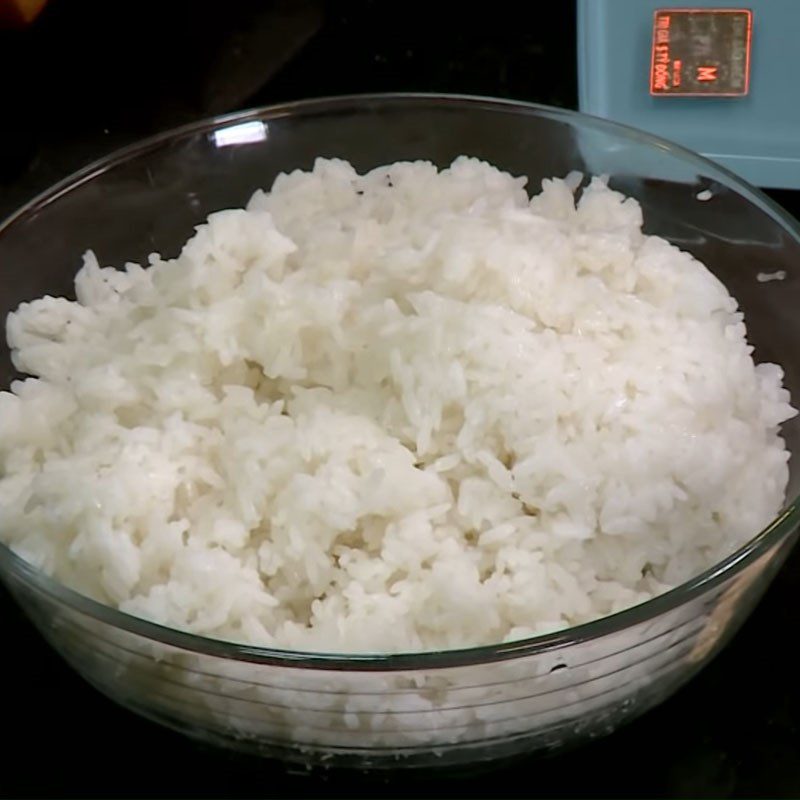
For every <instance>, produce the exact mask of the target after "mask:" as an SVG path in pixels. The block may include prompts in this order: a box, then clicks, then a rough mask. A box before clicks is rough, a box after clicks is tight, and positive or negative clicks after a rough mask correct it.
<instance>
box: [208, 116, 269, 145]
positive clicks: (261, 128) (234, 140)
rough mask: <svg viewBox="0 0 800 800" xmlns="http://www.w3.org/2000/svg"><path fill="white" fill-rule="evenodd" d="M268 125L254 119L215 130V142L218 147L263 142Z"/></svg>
mask: <svg viewBox="0 0 800 800" xmlns="http://www.w3.org/2000/svg"><path fill="white" fill-rule="evenodd" d="M267 130H268V129H267V126H266V124H265V123H264V122H261V120H258V119H254V120H251V121H250V122H240V123H239V124H238V125H230V126H229V127H227V128H220V129H219V130H218V131H214V133H213V138H214V144H216V146H217V147H229V146H230V145H236V144H250V143H251V142H263V141H264V140H265V139H266V138H267Z"/></svg>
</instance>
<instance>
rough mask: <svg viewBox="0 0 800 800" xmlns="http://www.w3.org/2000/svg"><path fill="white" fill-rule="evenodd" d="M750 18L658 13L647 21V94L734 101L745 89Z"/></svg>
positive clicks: (708, 11)
mask: <svg viewBox="0 0 800 800" xmlns="http://www.w3.org/2000/svg"><path fill="white" fill-rule="evenodd" d="M752 35H753V12H752V11H750V10H749V9H746V8H702V9H701V8H662V9H658V10H657V11H656V13H655V16H654V18H653V43H652V48H651V59H650V94H652V95H654V96H657V97H669V96H676V95H677V96H682V97H703V96H709V95H713V96H716V97H740V96H742V95H746V94H747V92H748V89H749V87H750V46H751V41H752Z"/></svg>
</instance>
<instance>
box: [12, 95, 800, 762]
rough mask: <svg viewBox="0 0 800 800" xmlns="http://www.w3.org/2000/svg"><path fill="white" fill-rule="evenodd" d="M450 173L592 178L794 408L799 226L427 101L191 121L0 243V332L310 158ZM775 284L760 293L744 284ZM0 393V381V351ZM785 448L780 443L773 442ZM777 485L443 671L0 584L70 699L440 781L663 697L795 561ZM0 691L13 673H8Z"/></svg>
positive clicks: (708, 174) (682, 160)
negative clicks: (554, 622)
mask: <svg viewBox="0 0 800 800" xmlns="http://www.w3.org/2000/svg"><path fill="white" fill-rule="evenodd" d="M462 154H468V155H472V156H477V157H479V158H483V159H486V160H488V161H490V162H492V163H493V164H495V165H497V166H499V167H501V168H503V169H505V170H508V171H509V172H512V173H514V174H517V175H526V176H527V177H528V178H529V187H530V188H532V189H533V190H535V189H536V188H537V186H538V184H539V182H540V181H541V180H542V179H543V178H546V177H552V176H554V175H566V174H567V173H568V172H570V171H571V170H580V171H582V172H584V173H591V174H605V175H608V176H610V184H611V186H612V187H614V188H617V189H619V190H621V191H623V192H625V193H626V194H629V195H632V196H633V197H635V198H636V199H637V200H638V201H639V202H640V203H641V205H642V207H643V211H644V218H645V229H646V232H647V233H652V234H658V235H660V236H663V237H665V238H667V239H669V240H671V241H672V242H674V243H675V244H677V245H678V246H680V247H681V248H683V249H685V250H688V251H690V252H691V253H693V254H694V255H695V256H696V257H697V258H699V259H701V260H702V261H703V262H704V263H705V264H706V265H707V266H708V267H709V268H710V269H711V270H712V271H714V272H715V273H716V274H717V275H718V276H719V278H720V279H721V280H722V281H723V282H724V283H725V284H726V285H727V286H728V288H729V289H730V291H731V292H732V294H733V295H734V296H735V297H736V298H737V299H738V300H739V302H740V304H741V307H742V308H743V310H744V312H745V315H746V319H747V322H748V329H749V336H750V340H751V343H752V344H753V345H754V346H755V356H756V358H757V359H758V360H761V361H774V362H777V363H780V364H781V365H783V367H784V369H785V372H786V377H785V381H786V385H787V386H788V388H789V389H790V390H791V391H792V393H793V394H794V395H795V396H800V359H798V358H797V357H796V348H797V344H798V340H799V339H800V318H799V317H798V316H797V314H796V309H797V307H798V304H799V303H800V289H799V288H798V287H800V281H799V280H798V279H800V228H798V225H797V223H796V222H795V221H794V220H793V219H791V218H790V217H789V216H788V215H787V214H786V213H785V212H783V211H782V210H781V209H780V208H779V207H777V206H776V205H774V204H773V203H772V202H771V201H770V200H769V199H767V198H766V197H765V196H764V195H763V194H761V193H760V192H759V191H757V190H756V189H753V188H752V187H750V186H748V185H747V184H745V183H744V182H743V181H741V180H739V179H738V178H737V177H735V176H734V175H733V174H731V173H729V172H727V171H726V170H724V169H722V168H721V167H718V166H716V165H715V164H713V163H711V162H710V161H707V160H705V159H703V158H701V157H699V156H697V155H694V154H693V153H691V152H688V151H687V150H684V149H682V148H680V147H677V146H675V145H672V144H670V143H668V142H665V141H663V140H660V139H657V138H655V137H652V136H649V135H647V134H644V133H640V132H638V131H635V130H633V129H630V128H626V127H623V126H620V125H616V124H612V123H610V122H607V121H604V120H600V119H595V118H592V117H588V116H584V115H581V114H576V113H573V112H569V111H562V110H556V109H551V108H545V107H541V106H534V105H530V104H523V103H514V102H507V101H499V100H491V99H482V98H470V97H456V96H433V95H388V96H359V97H342V98H333V99H323V100H313V101H305V102H299V103H293V104H287V105H282V106H275V107H272V108H265V109H257V110H254V111H247V112H243V113H239V114H233V115H230V116H226V117H219V118H216V119H211V120H207V121H204V122H199V123H196V124H193V125H189V126H186V127H183V128H180V129H177V130H174V131H170V132H168V133H165V134H162V135H160V136H156V137H154V138H151V139H148V140H147V141H144V142H141V143H140V144H136V145H134V146H132V147H129V148H127V149H125V150H123V151H120V152H118V153H116V154H114V155H112V156H110V157H108V158H106V159H104V160H102V161H100V162H97V163H96V164H93V165H92V166H90V167H88V168H86V169H85V170H83V171H82V172H79V173H78V174H76V175H74V176H72V177H71V178H69V179H67V180H66V181H63V182H62V183H60V184H58V185H57V186H55V187H53V188H52V189H51V190H50V191H48V192H46V193H45V194H43V195H41V196H40V197H38V198H36V199H35V200H33V201H32V202H31V203H29V204H28V205H27V206H25V207H24V208H22V209H21V210H20V211H18V212H17V213H16V214H15V215H13V216H12V217H11V218H10V219H9V220H7V221H6V222H5V223H4V224H3V225H2V226H1V227H0V314H1V315H2V316H3V318H4V317H5V315H6V314H7V313H8V312H9V311H10V310H12V309H13V308H15V307H16V306H17V305H18V304H19V303H20V302H21V301H23V300H30V299H33V298H35V297H38V296H41V295H43V294H46V293H48V294H66V295H70V293H71V288H72V287H71V282H72V278H73V275H74V273H75V271H76V270H77V268H78V267H79V265H80V260H81V255H82V253H83V252H84V250H85V249H86V248H87V247H89V246H91V247H92V248H93V249H94V250H95V252H96V253H97V255H98V257H99V260H100V262H101V263H106V264H117V265H122V264H124V263H125V262H126V261H130V260H138V261H140V262H142V263H144V262H145V261H146V258H147V255H148V254H149V253H151V252H153V251H159V252H161V253H162V254H164V255H167V256H174V255H176V254H177V252H178V250H179V248H180V246H181V245H182V244H183V242H184V241H185V240H186V239H187V238H188V237H189V236H190V234H191V233H192V230H193V226H194V225H196V224H197V223H199V222H201V221H202V220H203V219H204V218H205V216H207V215H208V214H209V213H210V212H212V211H216V210H219V209H222V208H227V207H232V206H241V205H242V204H244V203H245V202H246V201H247V199H248V198H249V197H250V195H251V194H252V192H253V191H254V190H255V189H257V188H261V187H268V186H269V185H270V184H271V182H272V181H273V179H274V178H275V176H276V175H277V174H278V173H279V172H282V171H287V170H292V169H296V168H310V167H311V166H312V164H313V161H314V159H315V158H316V157H317V156H331V157H332V156H336V157H341V158H345V159H348V160H349V161H351V162H352V163H353V164H354V165H355V166H356V168H357V169H359V170H367V169H369V168H371V167H374V166H377V165H379V164H384V163H388V162H392V161H398V160H411V159H427V160H432V161H434V162H435V163H437V164H438V165H440V166H446V165H448V164H449V163H450V162H451V161H452V160H453V159H454V158H455V157H457V156H459V155H462ZM778 270H784V271H785V272H786V274H787V275H786V279H785V280H783V281H780V282H778V281H775V282H760V281H759V280H758V279H757V276H758V273H761V272H766V273H771V272H775V271H778ZM0 362H1V363H0V371H1V374H0V385H2V386H4V387H5V386H8V384H9V382H10V380H11V379H12V377H13V375H14V372H13V368H12V366H11V363H10V359H9V355H8V351H7V349H4V350H3V357H2V359H0ZM784 435H785V437H786V440H787V443H788V446H789V449H790V451H792V452H794V451H795V450H796V449H797V444H798V436H800V421H798V419H794V420H792V421H791V422H789V423H787V424H786V425H785V426H784ZM799 484H800V469H798V468H797V465H796V464H795V465H793V466H792V469H791V478H790V485H789V493H788V497H789V498H790V500H791V501H792V502H789V503H787V505H786V506H785V508H784V510H783V512H782V513H781V514H780V515H779V517H778V518H777V519H776V520H775V521H774V522H773V523H772V524H771V525H770V526H769V527H768V528H767V529H766V530H764V531H761V532H758V531H753V534H754V538H753V539H752V540H751V541H750V542H749V543H748V544H747V545H746V546H744V547H742V548H741V549H740V550H738V551H737V552H735V553H734V554H732V555H731V556H730V557H729V558H727V559H725V560H724V561H722V562H721V563H719V564H717V565H716V566H714V567H713V568H711V569H709V570H707V571H706V572H704V573H703V574H702V575H698V576H697V577H695V578H694V579H693V580H691V581H689V582H688V583H686V584H684V585H682V586H680V587H679V588H676V589H674V590H672V591H670V592H668V593H666V594H664V595H662V596H660V597H657V598H656V599H654V600H651V601H649V602H646V603H643V604H641V605H639V606H636V607H634V608H631V609H629V610H627V611H623V612H621V613H618V614H615V615H613V616H609V617H606V618H603V619H601V620H598V621H596V622H592V623H589V624H586V625H581V626H579V627H575V628H571V629H569V630H565V631H562V632H558V633H554V634H550V635H546V636H540V637H537V638H534V639H530V640H526V641H519V642H513V643H510V644H502V645H498V646H492V647H480V648H474V649H467V650H459V651H447V652H432V653H421V654H402V655H392V656H383V655H365V656H341V655H327V654H315V653H300V652H288V651H279V650H272V649H267V648H258V647H249V646H241V645H236V644H231V643H227V642H223V641H217V640H211V639H206V638H202V637H198V636H194V635H190V634H188V633H183V632H180V631H176V630H171V629H168V628H165V627H162V626H159V625H156V624H153V623H150V622H147V621H144V620H141V619H137V618H134V617H131V616H129V615H126V614H124V613H121V612H119V611H116V610H113V609H111V608H108V607H105V606H102V605H100V604H98V603H96V602H94V601H92V600H90V599H87V598H86V597H83V596H81V595H79V594H76V593H75V592H73V591H71V590H69V589H67V588H65V587H63V586H61V585H59V584H58V583H56V582H54V581H53V580H51V579H49V578H48V577H46V576H45V575H43V574H41V573H40V572H38V571H37V570H36V569H34V568H33V567H31V566H30V565H28V564H27V563H26V562H24V561H23V560H21V559H20V558H19V557H17V556H16V555H14V553H12V552H11V551H10V550H9V549H8V548H6V547H4V546H2V545H0V577H2V580H3V582H4V583H5V584H6V585H7V586H8V588H9V590H10V591H11V593H12V594H13V596H14V597H15V598H16V600H17V601H18V602H19V604H20V606H21V607H22V608H23V609H24V611H25V613H26V614H27V615H28V616H29V617H30V619H31V620H32V621H33V623H34V624H35V625H36V626H37V627H38V629H39V630H40V631H41V633H42V634H43V635H44V636H45V638H46V639H47V640H48V641H49V642H50V643H51V645H52V646H53V647H54V648H55V649H56V650H57V651H58V652H59V653H61V655H62V656H63V657H64V659H65V660H66V661H67V662H68V663H69V664H70V665H71V666H72V667H74V668H75V670H77V671H78V672H79V673H80V674H81V675H82V676H83V677H84V678H85V679H86V680H87V681H89V682H90V683H91V684H93V685H94V686H95V687H97V689H99V690H100V691H101V692H103V693H105V694H106V695H108V696H109V697H111V698H113V699H114V700H116V701H117V702H119V703H121V704H122V705H124V706H126V707H128V708H130V709H131V710H133V711H135V712H138V713H140V714H142V715H144V716H146V717H149V718H150V719H153V720H156V721H157V722H160V723H163V724H165V725H168V726H170V727H172V728H175V729H177V730H180V731H183V732H184V733H186V734H188V735H190V736H194V737H197V738H199V739H203V740H206V741H210V742H215V743H218V744H222V745H228V746H233V747H235V748H239V749H242V750H247V751H252V752H256V753H260V754H263V755H268V756H275V757H279V758H283V759H287V760H290V761H295V762H301V763H303V764H306V765H314V764H323V765H331V766H354V767H360V768H387V767H399V766H403V767H431V766H453V765H458V764H461V763H465V762H469V763H472V764H474V763H475V762H480V761H485V760H490V759H498V758H503V757H508V756H512V755H515V754H518V753H522V752H525V751H533V750H540V751H541V750H553V749H556V748H560V747H563V746H565V745H571V744H574V743H576V742H579V741H580V740H582V739H585V738H587V737H595V736H599V735H602V734H606V733H608V732H610V731H612V730H613V729H614V728H616V727H617V726H619V725H620V724H622V723H623V722H625V721H626V720H629V719H631V718H633V717H635V716H636V715H638V714H641V713H642V712H644V711H646V710H647V709H648V708H650V707H652V706H654V705H655V704H656V703H659V702H661V701H662V700H664V699H665V698H666V697H668V696H669V695H670V694H672V693H673V692H674V691H675V690H676V689H677V688H678V687H679V686H681V684H683V683H684V682H685V681H687V680H688V679H689V678H691V676H692V675H693V674H695V673H696V672H697V671H698V670H699V669H700V668H701V667H703V665H704V664H706V663H707V662H708V661H709V659H711V658H712V657H713V656H714V654H715V653H717V652H718V651H719V649H720V648H721V647H723V646H724V644H725V643H726V642H727V641H728V640H729V639H730V637H731V636H732V635H733V634H734V633H735V631H736V630H737V629H738V627H739V626H740V625H741V623H742V622H743V620H744V619H745V618H746V617H747V615H748V614H749V612H750V611H751V609H752V608H753V606H754V605H755V603H756V602H757V601H758V599H759V598H760V596H761V594H762V593H763V592H764V590H765V588H766V587H767V585H768V584H769V582H770V580H771V579H772V577H773V575H774V574H775V572H776V571H777V570H778V568H779V567H780V565H781V563H782V562H783V560H784V559H785V557H786V555H787V554H788V552H789V550H790V548H791V547H792V545H793V544H794V542H795V539H796V535H797V527H798V519H799V517H798V513H797V510H796V506H795V502H794V498H796V496H797V493H798V485H799ZM20 669H22V666H21V665H20Z"/></svg>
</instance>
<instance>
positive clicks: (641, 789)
mask: <svg viewBox="0 0 800 800" xmlns="http://www.w3.org/2000/svg"><path fill="white" fill-rule="evenodd" d="M537 5H538V4H518V3H511V2H494V3H491V4H487V5H484V6H481V7H479V8H476V10H475V11H469V10H468V9H467V7H466V5H461V4H454V3H440V4H435V3H431V2H428V3H420V2H404V3H400V2H385V3H379V2H348V3H335V4H334V3H329V4H324V3H322V2H319V3H315V2H297V3H292V2H283V3H279V2H252V3H245V2H237V1H234V0H227V2H225V3H220V4H218V5H211V4H200V3H196V4H195V3H186V2H169V3H165V2H147V1H143V0H140V1H139V2H136V3H133V2H127V0H126V1H125V2H122V1H121V0H120V1H119V2H114V3H102V4H101V3H96V4H95V3H88V2H76V1H75V0H72V2H70V0H61V1H60V2H59V0H53V2H52V3H51V5H50V6H49V7H48V8H47V10H46V11H45V13H44V15H43V17H42V18H41V19H40V20H39V21H38V22H37V23H36V24H35V25H34V26H33V27H32V28H31V29H28V30H26V31H21V32H13V33H8V32H0V74H2V87H3V94H2V105H0V109H2V110H1V111H0V122H2V125H0V216H4V215H5V214H6V213H9V212H10V211H12V210H13V209H14V208H15V207H16V206H17V205H19V204H21V203H22V202H24V201H25V200H27V199H28V198H30V197H31V196H33V195H34V194H35V193H37V192H38V191H40V190H42V189H44V188H46V187H47V186H48V185H50V184H51V183H53V182H54V181H55V180H58V179H60V178H61V177H64V176H65V175H66V174H67V173H69V172H70V171H72V170H74V169H76V168H78V167H80V166H82V165H83V164H84V163H86V162H87V161H89V160H91V159H94V158H96V157H99V156H101V155H103V154H105V153H107V152H109V151H110V150H112V149H115V148H116V147H118V146H120V145H122V144H125V143H127V142H129V141H133V140H135V139H137V138H140V137H141V136H143V135H146V134H148V133H151V132H155V131H157V130H162V129H164V128H167V127H171V126H173V125H176V124H180V123H182V122H185V121H188V120H192V119H196V118H199V117H202V116H206V115H208V114H209V113H214V112H219V111H223V110H228V109H233V108H236V107H245V106H252V105H259V104H268V103H272V102H278V101H283V100H289V99H296V98H302V97H312V96H321V95H327V94H340V93H349V92H366V91H399V90H420V91H447V92H464V93H476V94H486V95H495V96H503V97H514V98H518V99H523V100H532V101H536V102H542V103H548V104H553V105H561V106H567V107H574V106H575V104H576V86H575V80H576V79H575V43H574V38H575V34H574V13H573V11H572V3H571V2H562V3H561V4H560V5H559V6H558V10H559V12H560V13H561V16H557V15H556V16H550V17H549V18H548V20H547V23H546V24H544V23H543V22H542V21H541V19H539V18H538V17H537V10H536V6H537ZM276 31H277V32H279V33H281V35H276ZM773 196H775V197H776V199H778V201H779V202H781V203H783V204H784V205H786V206H787V207H788V208H790V210H793V211H794V213H796V214H797V213H800V201H799V200H798V197H797V195H795V194H793V193H790V192H782V193H773ZM9 268H10V267H9V265H6V264H0V269H9ZM798 577H800V552H798V553H796V555H795V557H794V558H792V559H790V561H789V563H788V564H787V565H786V567H785V568H784V570H783V571H782V573H781V574H780V575H779V577H778V579H777V580H776V582H775V584H774V585H773V587H772V588H771V589H770V591H769V593H768V595H767V596H766V598H765V599H764V601H763V602H762V604H761V605H760V607H759V608H758V609H757V611H756V612H755V613H754V615H753V617H752V618H751V620H750V621H749V622H748V623H747V624H746V625H745V627H744V629H743V630H742V631H741V633H740V634H739V635H738V636H737V637H736V639H735V640H734V642H733V644H732V645H731V646H730V647H729V648H728V649H727V650H726V651H725V652H724V653H723V654H722V655H721V656H720V657H719V658H717V660H716V661H714V662H713V663H712V664H711V665H710V666H709V667H708V668H707V669H706V670H705V671H704V672H703V673H702V674H701V675H699V676H698V677H697V678H696V679H695V680H693V681H692V682H691V683H690V685H688V686H687V687H686V688H684V689H683V690H682V691H681V692H679V693H678V695H676V696H675V697H673V698H672V699H671V700H669V701H668V702H667V703H665V704H664V705H663V706H661V707H660V708H658V709H656V710H654V711H652V712H650V713H649V714H647V715H646V716H644V717H643V718H641V719H640V720H638V721H636V722H634V723H632V724H631V725H629V726H628V727H627V728H625V729H623V730H621V731H619V732H617V733H616V734H614V735H612V736H611V737H608V738H607V739H604V740H601V741H598V742H595V743H592V744H591V745H588V746H585V747H583V748H581V749H578V750H575V751H573V752H571V753H568V754H564V755H560V756H557V757H554V758H551V759H547V760H540V759H531V758H529V759H525V760H522V761H520V762H518V763H516V764H515V765H512V766H509V767H505V768H503V769H501V770H497V771H494V772H491V773H488V774H485V775H478V776H476V775H470V774H467V773H466V771H465V773H464V774H463V775H462V776H460V777H459V776H450V777H448V778H446V779H444V778H425V779H411V778H408V777H407V776H398V775H392V776H385V777H384V778H382V779H380V780H379V781H378V782H375V781H368V780H365V779H363V778H359V777H357V776H354V775H336V774H331V775H328V776H326V777H324V778H320V777H312V778H309V777H307V776H299V775H292V774H288V773H286V772H285V771H284V769H283V768H282V767H281V766H280V765H278V764H275V763H272V762H268V761H260V760H257V759H251V758H244V757H240V756H236V755H233V754H229V753H226V752H222V751H217V750H214V749H211V748H207V747H202V746H199V745H196V744H194V743H192V742H190V741H189V740H187V739H184V738H183V737H181V736H179V735H177V734H174V733H172V732H170V731H167V730H164V729H162V728H159V727H157V726H156V725H153V724H151V723H149V722H147V721H144V720H141V719H138V718H136V717H134V716H133V715H131V714H129V713H128V712H125V711H122V710H119V709H118V708H117V707H115V706H114V705H113V704H112V703H111V702H110V701H107V700H106V699H105V698H103V697H101V696H100V695H98V694H97V693H96V692H95V691H94V690H93V689H91V688H89V687H88V686H86V685H85V684H84V683H83V682H82V681H81V680H80V679H79V678H77V677H75V676H74V675H73V673H72V672H71V671H69V670H68V669H67V668H66V667H65V666H64V665H63V664H62V663H61V662H60V661H59V660H58V658H57V657H56V656H54V655H53V654H52V653H51V651H50V650H49V648H48V647H47V646H46V645H45V644H44V643H43V642H42V641H41V640H40V638H39V636H38V634H36V633H35V632H34V631H33V630H32V629H31V627H30V626H29V625H28V623H27V622H26V621H25V620H24V619H23V618H22V617H21V615H20V613H19V612H18V610H17V609H16V608H15V607H14V606H13V604H12V603H11V601H10V600H9V598H8V597H7V595H6V594H5V593H2V594H0V618H1V619H2V621H3V627H2V634H3V651H2V652H3V656H4V657H3V658H2V660H1V661H0V698H2V703H3V723H4V725H3V728H4V732H5V734H6V736H5V737H4V738H5V741H4V747H3V757H2V760H1V761H0V795H1V796H3V797H11V796H18V797H23V796H24V797H34V796H36V797H43V796H44V797H47V796H49V797H66V796H81V797H94V796H105V797H136V796H138V797H148V796H159V797H184V796H185V797H190V796H191V797H254V796H266V797H288V796H294V797H310V796H314V797H324V796H331V797H341V796H358V797H361V796H372V797H374V796H388V797H398V796H405V797H410V796H418V795H422V796H431V797H433V796H460V797H517V796H545V797H546V796H550V797H579V796H584V797H633V796H639V797H643V796H644V797H657V796H658V797H663V796H670V797H753V796H760V797H792V796H794V797H797V796H800V730H798V721H800V687H798V680H797V675H796V672H797V671H796V669H795V666H794V659H793V656H792V652H793V651H792V649H791V647H792V645H791V644H790V640H791V638H792V632H793V622H792V620H793V618H794V614H793V608H794V600H795V586H797V580H798Z"/></svg>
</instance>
